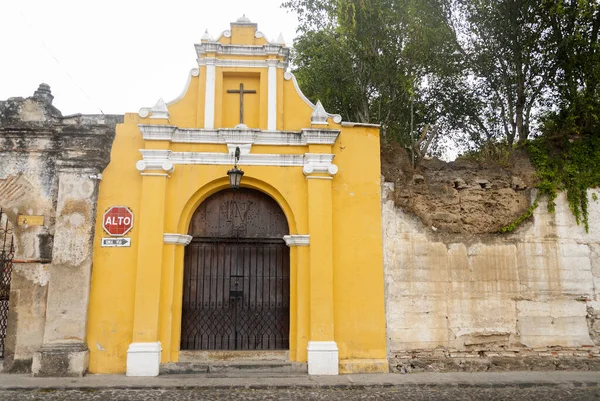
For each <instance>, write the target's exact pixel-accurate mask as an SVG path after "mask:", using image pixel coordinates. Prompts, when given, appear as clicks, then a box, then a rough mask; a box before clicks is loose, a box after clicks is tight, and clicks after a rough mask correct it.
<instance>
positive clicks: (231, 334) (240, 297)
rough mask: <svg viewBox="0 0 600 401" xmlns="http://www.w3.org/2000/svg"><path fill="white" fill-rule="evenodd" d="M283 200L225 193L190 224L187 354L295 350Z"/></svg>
mask: <svg viewBox="0 0 600 401" xmlns="http://www.w3.org/2000/svg"><path fill="white" fill-rule="evenodd" d="M288 231H289V230H288V224H287V220H286V218H285V215H284V213H283V211H282V210H281V208H280V207H279V205H278V204H277V202H275V200H273V199H272V198H271V197H269V196H267V195H265V194H264V193H262V192H259V191H256V190H252V189H246V188H241V189H239V190H237V191H233V190H224V191H221V192H218V193H216V194H214V195H212V196H210V197H209V198H208V199H206V200H205V201H204V202H203V203H202V204H201V205H200V206H199V207H198V209H197V210H196V212H195V213H194V215H193V217H192V221H191V223H190V228H189V234H190V235H192V236H193V239H192V242H191V243H190V244H189V245H188V246H187V247H186V250H185V262H184V263H185V265H184V278H183V280H184V283H183V303H182V322H181V323H182V324H181V348H180V349H181V350H273V349H288V348H289V320H290V319H289V300H290V268H289V266H290V263H289V262H290V257H289V249H288V247H287V246H286V245H285V242H284V241H283V236H284V235H286V234H288Z"/></svg>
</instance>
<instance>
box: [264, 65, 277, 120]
mask: <svg viewBox="0 0 600 401" xmlns="http://www.w3.org/2000/svg"><path fill="white" fill-rule="evenodd" d="M278 63H279V61H278V60H267V65H268V66H269V72H268V87H269V89H268V99H267V105H268V106H267V129H268V130H269V131H275V130H276V129H277V64H278Z"/></svg>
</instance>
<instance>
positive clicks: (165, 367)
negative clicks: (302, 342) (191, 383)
mask: <svg viewBox="0 0 600 401" xmlns="http://www.w3.org/2000/svg"><path fill="white" fill-rule="evenodd" d="M307 372H308V366H307V364H306V363H299V362H284V361H219V362H208V363H206V362H171V363H163V364H161V365H160V374H203V373H204V374H211V373H217V374H219V373H224V374H227V373H244V374H245V373H265V374H266V373H276V374H281V373H285V374H303V373H307Z"/></svg>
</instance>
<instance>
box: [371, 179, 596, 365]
mask: <svg viewBox="0 0 600 401" xmlns="http://www.w3.org/2000/svg"><path fill="white" fill-rule="evenodd" d="M393 192H394V188H393V184H390V183H385V184H384V189H383V237H384V265H385V266H384V267H385V283H386V315H387V333H388V350H389V357H390V362H391V363H390V367H391V368H392V369H395V370H396V371H415V370H416V371H419V370H434V371H435V370H503V369H538V368H543V369H561V368H565V369H566V368H578V369H599V368H600V362H598V360H599V359H600V358H599V357H598V356H599V352H600V351H599V350H598V348H597V347H596V345H600V336H599V333H600V301H599V300H598V293H599V291H600V203H599V202H598V201H597V200H595V199H598V197H599V196H600V191H599V190H592V191H590V192H589V194H588V195H589V218H590V224H589V225H590V229H589V233H586V232H585V229H584V228H583V227H582V226H578V225H577V224H576V222H575V218H574V217H573V215H572V213H571V211H570V209H569V206H568V204H567V202H566V198H565V195H564V194H561V195H559V197H558V198H557V199H556V212H555V213H553V214H552V213H549V212H548V211H547V204H546V203H545V202H543V201H542V202H540V205H539V207H538V208H537V209H536V211H535V213H534V217H533V219H532V221H531V222H528V223H525V224H523V226H522V227H520V228H518V229H517V230H516V231H515V232H514V233H512V234H506V235H500V234H469V235H467V234H464V235H463V234H448V233H446V234H443V233H440V232H436V231H434V228H435V227H430V226H425V225H424V224H423V223H422V220H421V219H419V218H417V217H415V216H414V215H413V214H408V213H406V212H404V211H403V210H402V209H400V208H397V207H396V206H395V205H394V200H393V199H394V195H393ZM593 194H595V195H593ZM530 196H534V193H531V194H530ZM492 213H493V211H492Z"/></svg>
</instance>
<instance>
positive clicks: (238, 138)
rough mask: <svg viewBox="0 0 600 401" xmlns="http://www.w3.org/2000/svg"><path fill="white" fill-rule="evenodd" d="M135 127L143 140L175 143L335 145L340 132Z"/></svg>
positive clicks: (166, 126)
mask: <svg viewBox="0 0 600 401" xmlns="http://www.w3.org/2000/svg"><path fill="white" fill-rule="evenodd" d="M138 127H139V129H140V132H141V133H142V138H144V140H147V141H170V142H174V143H224V144H227V143H251V144H256V145H276V146H306V145H309V144H322V145H334V144H335V142H336V141H337V138H338V137H339V135H340V131H339V130H328V129H318V128H306V129H303V130H302V131H300V132H296V131H275V130H266V131H261V130H259V129H242V128H221V129H197V128H177V127H175V126H172V125H148V124H139V125H138Z"/></svg>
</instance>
